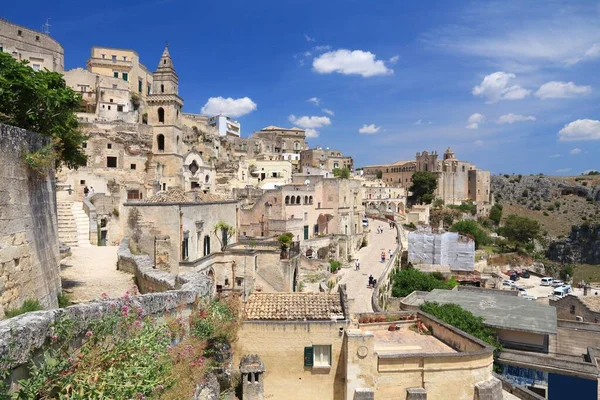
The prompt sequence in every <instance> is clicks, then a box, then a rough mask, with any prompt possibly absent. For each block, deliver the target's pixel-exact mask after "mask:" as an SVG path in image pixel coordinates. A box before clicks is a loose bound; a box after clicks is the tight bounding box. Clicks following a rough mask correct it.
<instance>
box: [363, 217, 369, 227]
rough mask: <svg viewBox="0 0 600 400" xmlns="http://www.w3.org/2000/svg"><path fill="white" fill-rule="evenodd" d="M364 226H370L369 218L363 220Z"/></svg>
mask: <svg viewBox="0 0 600 400" xmlns="http://www.w3.org/2000/svg"><path fill="white" fill-rule="evenodd" d="M362 226H369V219H368V218H363V220H362Z"/></svg>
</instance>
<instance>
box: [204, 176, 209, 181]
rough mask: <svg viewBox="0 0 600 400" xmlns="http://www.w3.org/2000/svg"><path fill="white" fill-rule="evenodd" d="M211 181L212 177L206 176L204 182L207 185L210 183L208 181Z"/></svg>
mask: <svg viewBox="0 0 600 400" xmlns="http://www.w3.org/2000/svg"><path fill="white" fill-rule="evenodd" d="M209 180H210V176H208V175H206V176H205V177H204V182H205V183H208V181H209Z"/></svg>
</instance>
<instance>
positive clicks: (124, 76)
mask: <svg viewBox="0 0 600 400" xmlns="http://www.w3.org/2000/svg"><path fill="white" fill-rule="evenodd" d="M127 75H128V74H127V72H123V80H124V81H126V80H127Z"/></svg>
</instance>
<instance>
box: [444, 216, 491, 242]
mask: <svg viewBox="0 0 600 400" xmlns="http://www.w3.org/2000/svg"><path fill="white" fill-rule="evenodd" d="M450 232H458V233H460V234H461V235H467V236H471V237H472V238H473V239H474V240H475V248H479V246H483V245H486V244H488V243H489V242H490V237H489V236H488V234H487V233H486V232H485V231H484V230H483V229H482V228H481V226H479V224H478V223H477V222H476V221H473V220H469V219H466V220H463V221H458V222H457V223H455V224H454V225H452V226H451V227H450Z"/></svg>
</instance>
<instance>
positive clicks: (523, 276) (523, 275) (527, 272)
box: [521, 271, 530, 279]
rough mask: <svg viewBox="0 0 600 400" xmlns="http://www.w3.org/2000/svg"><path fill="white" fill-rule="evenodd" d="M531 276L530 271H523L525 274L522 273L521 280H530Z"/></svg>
mask: <svg viewBox="0 0 600 400" xmlns="http://www.w3.org/2000/svg"><path fill="white" fill-rule="evenodd" d="M529 276H530V275H529V271H523V273H521V278H526V279H528V278H529Z"/></svg>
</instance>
